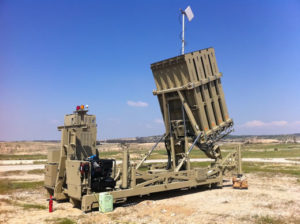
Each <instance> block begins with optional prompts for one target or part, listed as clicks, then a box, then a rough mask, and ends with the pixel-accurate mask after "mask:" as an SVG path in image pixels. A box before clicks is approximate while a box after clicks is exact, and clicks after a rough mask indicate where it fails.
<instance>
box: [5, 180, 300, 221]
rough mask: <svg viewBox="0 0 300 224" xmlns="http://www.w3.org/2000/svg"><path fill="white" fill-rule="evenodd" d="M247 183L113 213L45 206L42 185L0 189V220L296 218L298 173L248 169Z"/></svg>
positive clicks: (149, 199) (177, 194)
mask: <svg viewBox="0 0 300 224" xmlns="http://www.w3.org/2000/svg"><path fill="white" fill-rule="evenodd" d="M247 177H248V181H249V189H248V190H234V189H232V187H231V182H227V183H224V185H225V186H224V187H223V189H212V190H210V189H204V188H199V189H191V190H178V191H171V192H167V193H158V194H153V195H150V196H144V197H142V198H132V199H130V200H128V201H127V203H125V204H122V205H119V206H117V207H115V209H114V211H113V212H111V213H106V214H101V213H99V212H98V211H93V212H90V213H87V214H85V213H83V212H82V211H81V210H79V209H77V208H73V207H72V205H71V203H68V202H66V203H56V202H54V209H55V211H54V212H53V213H49V212H48V210H47V209H46V208H42V209H36V208H29V209H24V207H22V206H19V205H20V204H26V203H31V204H32V203H34V204H39V205H44V206H48V202H47V201H46V195H45V194H44V190H43V189H38V190H30V191H15V192H13V193H11V194H8V195H0V223H22V224H24V223H60V222H61V221H63V220H64V219H63V218H68V219H71V220H73V221H74V222H76V223H300V183H299V179H297V178H296V177H291V176H286V175H275V176H274V175H270V174H248V175H247Z"/></svg>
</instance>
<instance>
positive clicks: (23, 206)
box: [0, 199, 47, 210]
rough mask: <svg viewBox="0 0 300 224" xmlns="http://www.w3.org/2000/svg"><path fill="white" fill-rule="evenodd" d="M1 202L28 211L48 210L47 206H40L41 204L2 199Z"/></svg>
mask: <svg viewBox="0 0 300 224" xmlns="http://www.w3.org/2000/svg"><path fill="white" fill-rule="evenodd" d="M0 201H2V202H5V203H7V204H10V205H14V206H19V207H22V208H23V209H25V210H27V209H47V207H46V206H44V205H40V204H27V203H20V202H17V201H13V200H8V199H1V200H0Z"/></svg>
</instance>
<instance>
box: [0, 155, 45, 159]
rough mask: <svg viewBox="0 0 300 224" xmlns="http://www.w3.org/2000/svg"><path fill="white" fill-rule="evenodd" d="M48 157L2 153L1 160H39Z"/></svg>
mask: <svg viewBox="0 0 300 224" xmlns="http://www.w3.org/2000/svg"><path fill="white" fill-rule="evenodd" d="M37 159H47V155H41V154H35V155H10V154H0V160H37Z"/></svg>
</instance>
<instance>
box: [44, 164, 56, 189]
mask: <svg viewBox="0 0 300 224" xmlns="http://www.w3.org/2000/svg"><path fill="white" fill-rule="evenodd" d="M57 167H58V164H46V165H45V181H44V184H45V186H46V187H50V188H53V187H54V186H55V181H56V176H57Z"/></svg>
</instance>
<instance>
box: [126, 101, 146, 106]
mask: <svg viewBox="0 0 300 224" xmlns="http://www.w3.org/2000/svg"><path fill="white" fill-rule="evenodd" d="M127 105H128V106H131V107H148V103H146V102H142V101H136V102H135V101H131V100H128V101H127Z"/></svg>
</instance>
